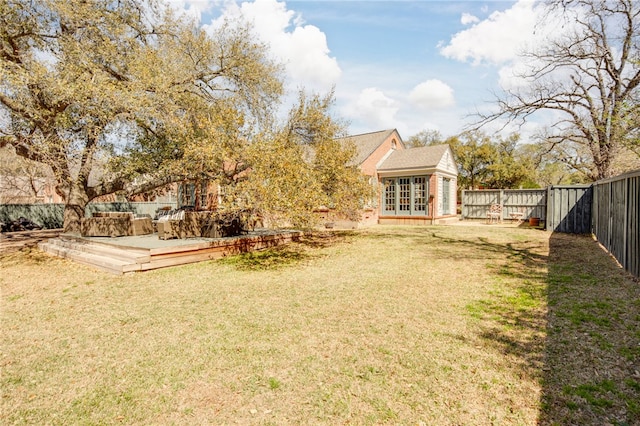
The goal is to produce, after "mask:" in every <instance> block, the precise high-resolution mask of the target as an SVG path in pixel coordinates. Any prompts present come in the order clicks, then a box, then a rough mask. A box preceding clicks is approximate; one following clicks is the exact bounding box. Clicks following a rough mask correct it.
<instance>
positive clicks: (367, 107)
mask: <svg viewBox="0 0 640 426" xmlns="http://www.w3.org/2000/svg"><path fill="white" fill-rule="evenodd" d="M399 109H400V108H399V105H398V102H396V101H395V100H394V99H392V98H390V97H388V96H387V95H385V94H384V92H382V91H381V90H380V89H378V88H375V87H368V88H366V89H363V90H362V91H361V92H360V93H359V94H358V96H357V98H356V99H355V100H354V101H353V102H352V103H351V104H349V105H347V106H346V107H345V112H346V113H347V116H348V117H354V118H356V119H357V120H358V121H360V122H362V123H365V124H364V126H365V127H366V128H368V129H369V130H368V131H371V129H375V130H380V129H388V128H395V127H398V120H397V118H396V114H397V113H398V110H399Z"/></svg>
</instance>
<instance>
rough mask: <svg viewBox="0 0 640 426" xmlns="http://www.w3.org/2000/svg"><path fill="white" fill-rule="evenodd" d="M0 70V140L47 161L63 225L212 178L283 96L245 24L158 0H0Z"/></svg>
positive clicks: (275, 70)
mask: <svg viewBox="0 0 640 426" xmlns="http://www.w3.org/2000/svg"><path fill="white" fill-rule="evenodd" d="M0 69H1V75H2V78H1V79H0V108H1V109H2V111H3V113H5V114H6V116H7V120H4V121H3V122H2V123H0V147H1V146H7V145H9V146H12V147H13V148H14V149H15V151H16V153H17V154H18V155H20V156H22V157H24V158H28V159H31V160H34V161H38V162H40V163H43V164H46V165H48V166H50V167H51V168H52V170H53V174H54V176H55V179H56V183H57V191H58V192H59V193H60V194H61V195H63V196H64V197H65V200H66V203H67V205H68V206H69V207H70V208H69V209H67V210H68V211H65V228H67V230H72V229H70V228H73V227H74V226H77V225H78V222H79V217H80V216H79V215H80V214H81V212H82V210H83V208H84V206H85V205H86V203H87V202H88V201H90V200H91V199H94V198H96V197H99V196H102V195H107V194H111V193H113V192H116V191H127V192H129V193H135V192H142V191H146V190H150V189H154V188H156V187H158V186H161V185H164V184H166V183H168V182H171V181H176V180H182V179H185V178H191V177H196V178H202V177H209V176H210V175H211V174H221V170H222V167H221V165H222V164H226V162H227V161H228V160H230V159H231V160H234V159H236V158H237V155H236V154H237V153H236V150H235V145H236V141H238V140H242V138H241V136H243V135H242V134H241V133H240V130H242V131H243V132H245V133H248V132H249V131H250V130H251V128H252V126H258V125H261V124H264V123H268V122H269V117H270V115H271V112H272V105H274V104H275V103H276V102H277V100H278V97H279V96H280V94H281V93H282V85H281V82H280V79H279V75H280V68H279V66H278V65H276V64H274V63H272V62H271V61H270V60H269V59H268V55H267V49H266V48H265V46H264V45H261V44H260V43H257V42H256V41H255V40H254V37H253V36H252V35H251V33H250V32H249V30H248V29H247V27H243V26H242V25H231V24H228V25H226V26H223V27H222V28H221V29H220V30H218V31H217V32H216V33H215V34H213V35H212V36H210V35H208V34H207V33H205V32H204V30H203V29H201V28H200V27H198V26H197V25H196V23H194V22H192V21H190V20H189V19H186V18H185V17H179V16H175V15H173V14H172V13H171V12H170V9H167V8H166V7H164V6H162V5H161V4H160V3H158V2H156V1H155V0H122V1H119V2H117V3H116V4H114V3H113V2H111V1H108V0H99V1H92V2H76V1H71V0H56V1H54V0H43V1H39V2H32V1H30V0H6V1H3V2H2V3H0Z"/></svg>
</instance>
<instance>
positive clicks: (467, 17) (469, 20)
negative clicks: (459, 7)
mask: <svg viewBox="0 0 640 426" xmlns="http://www.w3.org/2000/svg"><path fill="white" fill-rule="evenodd" d="M478 22H480V18H478V17H477V16H474V15H472V14H470V13H463V14H462V17H461V18H460V23H461V24H462V25H469V24H475V23H478Z"/></svg>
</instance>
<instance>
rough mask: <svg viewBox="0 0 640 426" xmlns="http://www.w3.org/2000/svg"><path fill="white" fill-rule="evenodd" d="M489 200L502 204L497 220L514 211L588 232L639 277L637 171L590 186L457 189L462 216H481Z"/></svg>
mask: <svg viewBox="0 0 640 426" xmlns="http://www.w3.org/2000/svg"><path fill="white" fill-rule="evenodd" d="M492 204H501V205H502V206H503V210H502V214H503V219H509V218H510V213H512V212H516V211H519V212H522V213H524V217H523V218H524V219H528V218H531V217H538V218H540V220H541V221H543V222H544V224H545V225H544V226H545V229H547V230H548V231H553V232H563V233H573V234H593V235H594V236H595V237H596V239H597V240H598V242H600V243H601V244H602V245H603V246H604V247H605V248H606V249H607V250H608V251H609V253H611V254H612V255H613V256H614V257H615V258H616V259H617V260H618V262H620V264H621V265H622V266H623V267H624V268H625V269H626V270H627V271H629V272H631V273H632V274H633V275H634V276H636V277H640V170H637V171H635V172H632V173H627V174H624V175H621V176H616V177H613V178H610V179H605V180H601V181H598V182H596V183H594V184H592V185H573V186H550V187H549V188H547V189H539V190H527V189H495V190H493V189H492V190H469V191H462V219H486V217H487V212H488V211H489V207H490V206H491V205H492Z"/></svg>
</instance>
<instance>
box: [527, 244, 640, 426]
mask: <svg viewBox="0 0 640 426" xmlns="http://www.w3.org/2000/svg"><path fill="white" fill-rule="evenodd" d="M548 269H549V272H548V278H547V283H548V291H547V293H548V314H547V341H546V345H545V367H544V377H543V392H542V413H541V417H540V421H539V424H540V425H556V424H558V425H640V284H639V283H638V282H637V281H634V280H633V279H632V278H631V276H630V275H629V274H627V273H626V272H625V271H624V270H622V268H620V267H619V266H618V265H617V264H616V262H615V260H614V259H613V258H612V257H610V256H609V255H607V254H606V253H605V252H604V251H603V250H602V249H601V247H600V246H599V245H598V244H597V243H596V242H595V241H594V240H593V239H592V238H591V237H589V236H576V235H567V234H559V233H554V234H553V235H552V236H551V239H550V254H549V267H548Z"/></svg>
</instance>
